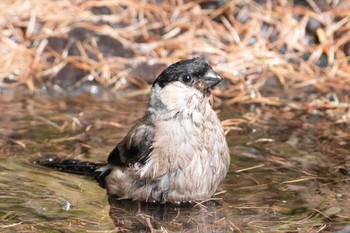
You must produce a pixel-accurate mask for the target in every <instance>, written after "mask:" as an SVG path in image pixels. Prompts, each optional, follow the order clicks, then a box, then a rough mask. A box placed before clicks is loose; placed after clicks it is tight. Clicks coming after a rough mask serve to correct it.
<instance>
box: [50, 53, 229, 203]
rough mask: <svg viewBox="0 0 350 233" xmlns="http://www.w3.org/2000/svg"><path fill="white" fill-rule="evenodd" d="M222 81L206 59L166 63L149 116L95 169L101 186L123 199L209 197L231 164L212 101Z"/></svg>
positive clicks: (153, 93) (172, 200)
mask: <svg viewBox="0 0 350 233" xmlns="http://www.w3.org/2000/svg"><path fill="white" fill-rule="evenodd" d="M222 80H223V79H222V77H220V76H219V75H218V74H217V73H216V72H215V71H214V70H213V69H212V68H211V67H210V65H209V64H208V63H207V62H206V61H204V60H203V59H201V58H193V59H189V60H182V61H179V62H176V63H174V64H172V65H170V66H169V67H168V68H166V69H165V70H164V71H163V72H162V73H161V74H160V75H159V76H158V78H157V79H156V80H155V81H154V83H153V86H152V89H151V93H150V100H149V104H148V107H147V110H146V113H145V115H144V116H143V117H142V118H140V119H139V120H137V121H136V123H135V125H134V126H133V127H132V128H131V130H130V131H129V133H128V134H127V135H126V136H125V138H124V139H123V140H122V141H121V142H120V143H119V144H118V145H117V146H116V147H115V148H114V149H113V150H112V151H111V153H110V154H109V157H108V160H107V164H106V165H104V166H101V167H100V168H98V169H97V170H95V171H94V173H93V176H94V177H95V178H96V179H97V180H98V182H99V183H100V185H101V186H102V187H104V188H107V190H108V193H109V194H110V195H115V196H117V197H118V198H119V199H132V200H139V201H146V202H160V203H181V202H192V201H201V200H206V199H209V198H210V197H211V196H212V195H213V194H214V193H215V192H216V191H217V190H218V188H219V185H220V184H221V183H222V181H223V180H224V178H225V176H226V174H227V171H228V168H229V164H230V154H229V149H228V145H227V142H226V138H225V134H224V130H223V127H222V124H221V122H220V120H219V119H218V117H217V114H216V113H215V112H214V110H213V108H212V106H211V103H210V99H211V89H212V88H213V87H214V86H216V85H217V84H219V83H220V82H221V81H222ZM51 167H54V166H51ZM94 168H95V167H94ZM61 170H64V169H61Z"/></svg>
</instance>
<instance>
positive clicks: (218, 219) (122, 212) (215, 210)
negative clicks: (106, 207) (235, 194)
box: [108, 195, 230, 233]
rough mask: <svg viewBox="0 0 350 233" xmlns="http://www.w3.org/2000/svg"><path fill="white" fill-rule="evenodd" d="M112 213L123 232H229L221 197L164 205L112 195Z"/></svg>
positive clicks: (110, 201) (110, 200) (110, 198)
mask: <svg viewBox="0 0 350 233" xmlns="http://www.w3.org/2000/svg"><path fill="white" fill-rule="evenodd" d="M108 201H109V204H110V216H111V218H112V220H113V222H114V224H115V225H116V227H117V230H118V231H119V232H121V231H128V232H169V231H170V232H215V233H219V232H228V231H230V228H229V222H228V220H227V219H226V214H225V211H224V210H225V209H224V208H223V206H222V202H221V201H220V200H210V201H206V202H203V203H193V204H192V203H183V204H178V205H176V204H160V203H151V202H140V201H131V200H118V199H117V198H116V197H115V196H113V195H111V196H109V199H108Z"/></svg>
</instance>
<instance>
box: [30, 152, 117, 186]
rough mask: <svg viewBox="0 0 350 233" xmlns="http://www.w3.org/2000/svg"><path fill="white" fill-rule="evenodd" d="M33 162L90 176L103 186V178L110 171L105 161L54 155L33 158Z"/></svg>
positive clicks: (62, 170)
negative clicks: (99, 161)
mask: <svg viewBox="0 0 350 233" xmlns="http://www.w3.org/2000/svg"><path fill="white" fill-rule="evenodd" d="M34 164H38V165H40V166H44V167H48V168H52V169H55V170H58V171H61V172H66V173H73V174H77V175H85V176H90V177H92V178H94V179H95V180H96V181H97V182H98V183H99V184H100V186H101V187H103V188H105V187H106V183H105V178H106V176H108V174H109V173H110V171H111V169H109V167H108V166H107V165H106V164H105V163H93V162H87V161H79V160H76V159H60V158H58V157H56V156H55V157H50V158H46V159H42V160H35V161H34Z"/></svg>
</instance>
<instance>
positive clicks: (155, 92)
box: [150, 58, 223, 111]
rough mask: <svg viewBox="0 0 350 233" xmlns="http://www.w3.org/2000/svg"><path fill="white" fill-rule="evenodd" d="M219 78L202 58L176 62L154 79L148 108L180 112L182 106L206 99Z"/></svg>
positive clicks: (188, 105) (198, 102)
mask: <svg viewBox="0 0 350 233" xmlns="http://www.w3.org/2000/svg"><path fill="white" fill-rule="evenodd" d="M222 80H223V78H222V77H221V76H220V75H218V74H217V73H216V72H215V71H214V70H213V69H212V68H211V67H210V65H209V64H208V63H207V62H206V61H205V60H203V59H201V58H193V59H189V60H182V61H179V62H176V63H174V64H172V65H170V66H169V67H168V68H166V69H165V70H164V71H163V72H162V73H161V74H160V75H159V76H158V78H157V79H156V80H155V81H154V83H153V87H152V90H151V100H150V107H152V108H157V109H168V110H175V111H176V110H179V111H180V110H181V109H183V108H185V107H191V105H198V104H200V103H201V102H203V100H205V99H209V98H208V97H209V96H210V94H211V89H212V88H213V87H214V86H216V85H217V84H219V83H220V82H221V81H222ZM192 107H195V106H192Z"/></svg>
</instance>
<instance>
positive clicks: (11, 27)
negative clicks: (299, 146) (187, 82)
mask: <svg viewBox="0 0 350 233" xmlns="http://www.w3.org/2000/svg"><path fill="white" fill-rule="evenodd" d="M155 2H156V1H132V0H123V1H118V0H116V1H100V0H99V1H97V0H96V1H93V0H90V1H79V0H59V1H44V0H41V1H37V0H2V1H1V2H0V12H1V17H0V27H1V30H0V67H1V68H0V69H1V70H0V87H3V88H8V87H13V86H19V85H25V86H27V87H28V89H29V90H31V91H36V90H38V89H39V87H42V86H45V85H46V86H47V85H55V84H57V83H59V81H57V80H62V79H63V80H65V79H74V78H76V80H73V81H72V80H71V81H69V82H70V86H68V88H67V90H70V89H72V88H74V87H76V86H78V85H82V84H83V83H84V82H85V81H87V80H90V81H91V80H96V81H97V82H98V83H99V84H100V85H101V86H102V87H104V88H107V89H109V90H112V91H117V90H119V89H123V88H125V85H124V84H125V80H129V81H130V80H131V79H129V78H130V77H133V76H138V75H137V74H136V75H135V74H133V70H134V69H135V67H137V66H138V65H139V64H141V63H147V64H148V65H150V64H162V65H169V64H171V63H173V62H175V61H177V60H180V59H184V58H188V57H192V56H203V57H207V58H209V59H210V62H211V64H212V65H213V66H214V68H215V69H216V70H217V71H218V72H219V73H221V74H222V75H224V76H225V77H226V78H227V79H228V80H230V81H231V83H232V84H234V85H230V86H227V87H226V88H225V89H223V90H221V91H220V92H218V91H217V92H216V94H217V95H220V96H222V97H225V98H227V99H228V101H227V102H226V103H227V104H233V103H238V102H239V103H252V102H257V103H265V104H269V105H276V106H279V105H281V104H283V103H282V102H281V99H280V98H278V97H274V96H263V95H262V94H261V93H260V92H259V91H260V89H261V87H262V86H264V84H265V82H266V80H268V79H269V78H270V77H276V78H277V79H278V82H279V84H280V88H281V90H289V89H297V90H298V89H301V90H304V89H305V88H310V87H312V88H314V89H316V90H317V91H320V93H332V95H334V96H336V101H334V99H333V98H332V99H331V100H330V99H329V98H327V96H325V98H324V99H320V100H317V101H316V102H315V101H314V100H313V101H310V102H309V103H308V106H309V108H310V109H313V110H315V111H317V110H319V109H324V108H326V109H329V108H331V109H334V108H337V109H338V107H339V108H340V109H341V110H340V111H341V117H340V118H339V117H337V118H336V119H335V121H336V122H344V121H345V122H348V121H349V117H350V116H349V115H350V111H349V105H348V95H349V89H350V66H349V55H350V13H349V12H350V11H349V10H348V9H349V8H350V3H349V2H348V1H340V0H324V1H321V0H306V1H295V2H298V4H297V3H293V1H286V0H266V2H265V3H263V4H258V3H256V1H249V0H245V1H235V0H233V1H216V2H215V1H213V2H209V1H181V0H178V1H175V0H167V1H161V2H162V3H160V4H157V3H155ZM261 2H262V1H261ZM300 2H303V4H300ZM67 67H69V68H70V69H73V71H71V70H70V71H71V72H73V73H74V72H77V71H76V70H79V71H80V73H79V74H75V76H77V77H75V76H74V75H73V77H71V76H69V74H68V72H65V71H64V69H66V68H67ZM152 75H153V74H152ZM145 76H147V74H146V75H145ZM136 78H137V77H136ZM149 78H151V79H152V78H154V77H149ZM136 80H138V84H140V83H141V84H142V83H145V81H143V80H142V77H141V78H140V77H138V79H136ZM148 82H149V80H148ZM57 86H58V87H59V85H56V87H57ZM139 86H141V87H144V86H143V85H139ZM60 88H61V89H65V87H60ZM330 102H331V103H330ZM304 105H305V104H304ZM338 105H339V106H338ZM293 107H296V108H299V107H305V106H300V105H299V106H295V105H294V106H293ZM338 110H339V109H338ZM344 116H345V120H344V119H342V118H344Z"/></svg>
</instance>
